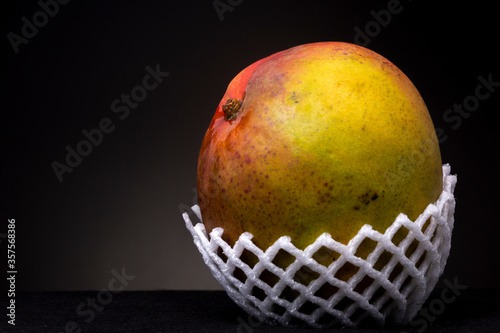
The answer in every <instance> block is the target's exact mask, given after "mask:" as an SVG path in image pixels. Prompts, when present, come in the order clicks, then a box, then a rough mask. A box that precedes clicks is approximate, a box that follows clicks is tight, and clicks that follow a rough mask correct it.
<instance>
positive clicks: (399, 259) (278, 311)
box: [183, 164, 457, 327]
mask: <svg viewBox="0 0 500 333" xmlns="http://www.w3.org/2000/svg"><path fill="white" fill-rule="evenodd" d="M456 182H457V178H456V176H455V175H450V166H449V165H448V164H445V165H443V191H442V193H441V195H440V197H439V199H438V200H437V201H436V202H435V203H432V204H429V205H428V206H427V208H426V209H425V210H424V212H422V214H421V215H420V216H419V217H418V218H417V219H416V221H411V220H410V219H409V218H408V217H407V216H406V215H404V214H400V215H399V216H398V217H397V218H396V219H395V221H394V223H393V224H392V225H391V226H390V227H389V228H387V230H386V231H385V233H384V234H382V233H380V232H378V231H376V230H374V229H373V228H372V226H370V225H368V224H366V225H364V226H363V227H362V228H361V229H360V230H359V232H358V233H357V235H356V236H355V237H353V238H352V239H351V241H350V242H349V243H348V244H347V245H344V244H341V243H339V242H336V241H335V240H334V239H332V238H331V236H330V235H329V234H328V233H324V234H322V235H321V236H319V237H318V238H317V239H316V241H315V242H314V243H312V244H311V245H309V246H308V247H307V248H306V249H305V250H300V249H297V248H296V247H295V246H294V245H293V244H292V243H291V239H290V237H288V236H283V237H281V238H279V239H278V240H277V241H276V242H275V243H274V244H273V245H272V246H270V247H269V248H267V249H265V250H263V249H260V248H258V247H257V246H256V245H255V244H254V243H253V242H252V237H253V235H252V234H250V233H243V234H241V235H240V237H239V239H238V241H237V242H236V243H235V244H234V246H233V247H231V246H229V245H228V244H227V243H226V242H225V241H224V240H222V238H221V236H222V234H223V232H224V230H223V229H222V228H215V229H213V230H212V232H211V233H210V235H207V233H206V230H205V227H204V225H203V222H202V216H201V213H200V210H199V207H198V206H197V205H195V206H193V207H192V210H193V212H194V213H195V215H196V217H197V218H198V219H199V220H200V223H197V224H196V225H193V223H192V221H191V220H190V216H189V215H188V213H184V214H183V218H184V220H185V222H186V227H187V229H188V230H189V231H190V232H191V235H192V236H193V241H194V243H195V244H196V246H197V247H198V250H199V251H200V253H201V254H202V256H203V260H204V261H205V263H206V265H207V266H208V267H209V268H210V270H211V272H212V274H213V276H214V277H215V278H216V279H217V281H218V282H219V284H220V285H221V286H222V287H223V288H224V289H225V290H226V292H227V293H228V295H229V296H230V297H231V299H233V301H234V302H235V303H236V304H238V305H239V306H240V307H241V308H243V309H244V310H245V311H246V312H247V313H248V314H250V315H251V316H253V317H256V318H257V319H259V320H261V321H264V322H267V323H280V324H282V325H294V324H296V323H297V324H299V323H307V324H308V325H310V326H313V327H328V326H333V325H335V326H357V325H359V324H360V323H367V322H368V323H370V324H375V325H378V326H383V325H386V324H389V323H390V324H406V323H408V322H409V321H410V320H411V319H413V317H414V316H415V315H416V314H417V312H418V310H419V309H420V308H421V307H422V304H423V303H424V302H425V300H426V299H427V297H428V296H429V294H430V292H431V291H432V289H433V288H434V287H435V285H436V283H437V281H438V279H439V277H440V276H441V274H442V273H443V270H444V267H445V264H446V260H447V259H448V255H449V252H450V247H451V234H452V231H453V224H454V216H453V215H454V211H455V198H454V196H453V191H454V188H455V184H456ZM192 217H194V216H192ZM396 233H398V234H399V235H405V234H406V237H405V238H404V239H403V240H402V241H400V242H399V243H398V244H394V242H393V241H392V240H393V237H394V235H395V234H396ZM399 238H400V237H399ZM363 242H364V244H365V245H366V244H371V247H370V248H373V250H372V251H371V253H370V254H369V255H368V256H366V258H361V257H359V256H356V250H357V249H358V246H360V244H362V243H363ZM325 253H329V254H333V258H335V260H333V261H332V262H331V264H329V266H328V267H326V266H324V265H322V264H320V263H318V261H316V260H315V258H317V257H318V255H320V254H323V255H324V254H325ZM242 254H244V256H243V257H242ZM277 256H279V257H280V258H281V259H283V258H286V259H287V260H276V262H287V263H289V264H288V265H287V266H286V267H280V266H278V265H276V264H275V263H273V261H275V258H276V257H277ZM249 257H252V258H253V259H254V260H250V261H249V260H245V259H243V260H242V258H249ZM281 266H284V265H281ZM342 271H343V272H344V273H343V274H340V272H342ZM346 271H349V272H355V273H353V274H351V275H350V278H349V279H348V280H347V281H343V280H341V279H339V278H337V277H336V276H339V275H342V276H345V272H346Z"/></svg>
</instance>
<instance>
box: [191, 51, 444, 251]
mask: <svg viewBox="0 0 500 333" xmlns="http://www.w3.org/2000/svg"><path fill="white" fill-rule="evenodd" d="M228 99H238V100H241V101H242V104H241V108H240V109H239V111H238V113H237V115H236V117H235V118H234V119H233V120H225V118H224V113H223V111H222V106H223V105H224V104H225V103H226V101H227V100H228ZM197 185H198V198H199V205H200V209H201V213H202V217H203V221H204V224H205V226H206V228H207V231H208V232H210V231H211V230H212V229H213V228H215V227H222V228H224V238H225V239H226V241H228V243H230V244H233V243H234V242H235V241H236V240H237V238H238V237H239V235H240V234H241V233H243V232H245V231H248V232H251V233H252V234H253V235H254V238H253V241H254V242H255V244H256V245H258V246H259V247H261V248H262V249H266V248H267V247H269V246H270V245H272V244H273V243H274V242H275V241H276V240H277V239H278V238H279V237H281V236H284V235H287V236H290V237H291V239H292V243H294V245H295V246H297V247H298V248H301V249H304V248H305V247H307V246H308V245H309V244H311V243H312V242H314V241H315V239H316V238H317V237H318V236H319V235H321V234H322V233H324V232H328V233H330V234H331V235H332V237H333V238H334V239H335V240H337V241H339V242H341V243H344V244H347V243H348V242H349V241H350V240H351V238H352V237H353V236H355V235H356V233H357V232H358V230H359V229H360V228H361V227H362V226H363V225H364V224H370V225H372V226H373V228H374V229H376V230H378V231H380V232H382V233H383V232H385V230H386V228H387V227H389V226H390V225H391V224H392V223H393V221H394V219H395V218H396V216H397V215H398V214H399V213H404V214H406V215H408V216H409V217H410V219H412V220H414V219H416V218H417V217H418V216H419V215H420V214H421V213H422V212H423V210H424V209H425V208H426V206H427V205H428V204H429V203H433V202H435V201H436V200H437V199H438V197H439V195H440V193H441V190H442V162H441V155H440V151H439V144H438V141H437V137H436V134H435V130H434V126H433V123H432V120H431V118H430V115H429V112H428V110H427V107H426V105H425V103H424V101H423V99H422V98H421V96H420V94H419V93H418V91H417V89H416V88H415V86H414V85H413V84H412V82H411V81H410V80H409V79H408V78H407V77H406V76H405V75H404V74H403V73H402V72H401V71H400V70H399V69H398V68H397V67H396V66H395V65H393V64H392V63H391V62H389V61H388V60H387V59H385V58H384V57H382V56H380V55H378V54H377V53H375V52H373V51H370V50H368V49H366V48H363V47H360V46H356V45H353V44H348V43H341V42H322V43H312V44H305V45H301V46H297V47H294V48H291V49H288V50H285V51H282V52H279V53H276V54H274V55H271V56H269V57H267V58H264V59H262V60H260V61H258V62H257V63H255V64H253V65H251V66H249V67H248V68H246V69H245V70H243V71H242V72H241V73H240V74H238V76H236V77H235V79H233V81H232V82H231V83H230V85H229V87H228V89H227V91H226V93H225V94H224V96H223V98H222V100H221V102H220V104H219V106H218V108H217V110H216V113H215V115H214V118H213V120H212V123H211V124H210V127H209V129H208V131H207V133H206V135H205V138H204V140H203V144H202V148H201V151H200V155H199V160H198V179H197Z"/></svg>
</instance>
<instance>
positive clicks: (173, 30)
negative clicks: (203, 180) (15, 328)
mask: <svg viewBox="0 0 500 333" xmlns="http://www.w3.org/2000/svg"><path fill="white" fill-rule="evenodd" d="M223 2H224V3H225V2H226V1H223ZM238 2H239V1H233V3H238ZM388 2H389V1H376V2H375V1H349V2H348V1H343V2H340V1H249V0H245V1H242V2H241V3H239V4H238V5H236V6H232V11H226V12H224V13H223V18H224V19H223V20H222V21H221V19H220V18H219V16H218V14H217V12H216V10H215V9H214V6H213V2H212V1H171V2H167V1H141V2H139V1H133V2H132V1H130V2H123V1H106V2H102V1H71V2H69V3H68V4H65V5H59V11H58V13H57V14H56V15H54V17H52V18H49V20H48V22H47V24H46V25H45V26H43V27H41V28H39V31H38V33H37V34H36V36H34V37H33V38H31V39H29V42H28V43H27V44H21V45H19V52H18V53H17V54H16V53H15V52H14V50H13V48H12V46H11V43H10V42H9V40H8V38H7V34H8V33H9V32H13V33H16V34H18V35H21V29H22V26H23V24H24V23H23V21H22V20H21V18H22V17H23V16H26V17H27V18H28V20H29V21H31V22H32V21H33V20H32V18H33V15H34V14H35V13H36V12H39V11H40V10H41V8H40V6H39V5H38V4H37V3H36V2H34V1H30V2H28V1H10V2H2V7H3V8H2V14H1V15H2V26H1V28H2V34H1V36H2V44H1V45H2V51H3V53H4V57H3V61H2V74H1V94H2V95H1V105H2V110H1V115H2V120H1V126H2V128H1V135H2V142H1V145H2V150H1V152H2V157H3V158H2V184H1V195H2V197H1V205H2V206H1V218H2V220H1V227H0V233H2V235H0V236H2V237H3V238H0V240H1V241H2V243H1V249H2V250H1V251H0V253H6V239H5V238H4V237H5V233H6V232H7V227H6V225H7V219H8V218H14V219H15V220H16V251H17V252H16V266H17V270H18V274H17V281H16V282H17V284H16V287H17V288H19V290H82V289H103V288H106V287H107V283H108V281H109V280H110V278H111V277H112V274H111V270H113V269H115V270H117V271H120V270H121V269H122V268H125V270H126V273H127V274H129V275H133V276H135V279H134V280H133V281H131V282H130V284H129V285H128V286H127V290H136V289H137V290H138V289H218V288H220V287H219V286H218V285H217V283H216V281H215V279H214V278H213V277H212V276H211V275H210V273H209V271H208V269H207V268H206V267H205V265H204V263H203V262H202V260H201V256H200V254H199V253H198V252H197V250H196V248H195V246H194V244H193V243H192V240H191V237H190V235H189V233H188V231H187V230H186V229H185V227H184V221H183V220H182V218H181V214H180V210H179V205H181V204H185V205H189V206H190V205H192V204H193V197H194V192H193V188H194V187H195V184H196V163H197V155H198V151H199V147H200V144H201V140H202V138H203V135H204V133H205V130H206V128H207V127H208V124H209V122H210V119H211V118H212V116H213V113H214V111H215V108H216V106H217V104H218V102H219V99H220V98H221V97H222V95H223V93H224V91H225V89H226V87H227V84H228V83H229V82H230V80H231V79H232V78H233V77H234V76H235V75H236V74H237V73H238V72H239V71H240V70H242V69H243V68H244V67H246V66H247V65H249V64H251V63H252V62H254V61H256V60H258V59H261V58H263V57H265V56H268V55H270V54H272V53H275V52H277V51H281V50H283V49H287V48H290V47H293V46H296V45H299V44H304V43H310V42H317V41H345V42H354V41H355V34H356V32H355V30H354V28H355V27H358V28H359V29H361V30H363V31H364V30H365V27H366V24H367V23H369V22H371V21H375V19H374V17H373V16H372V14H371V13H370V12H371V11H372V10H374V11H376V12H378V11H380V10H382V9H386V8H387V4H388ZM428 3H429V2H427V4H426V2H424V1H409V0H407V1H404V0H402V1H401V4H400V6H402V8H403V9H402V11H401V12H400V13H398V14H395V15H392V17H391V18H390V22H388V24H386V26H385V27H380V31H378V32H377V33H375V32H372V35H374V36H373V37H372V38H371V40H370V42H369V43H368V44H367V47H368V48H370V49H372V50H374V51H376V52H378V53H380V54H381V55H383V56H385V57H386V58H388V59H389V60H391V61H392V62H393V63H395V64H396V66H398V67H399V68H400V69H401V70H402V71H403V72H404V73H405V74H406V75H407V76H408V77H409V78H410V79H411V80H412V81H413V82H414V84H415V85H416V87H417V88H418V89H419V91H420V93H421V94H422V96H423V98H424V100H425V101H426V103H427V106H428V108H429V111H430V113H431V116H432V118H433V121H434V124H435V126H436V127H437V128H441V129H442V130H443V131H444V132H445V134H446V139H445V140H443V142H442V143H441V153H442V158H443V162H444V163H450V164H451V166H452V173H454V174H457V175H458V185H457V188H456V192H455V194H456V198H457V209H456V214H455V230H454V233H453V241H452V251H451V255H450V257H449V260H448V265H447V267H446V270H445V272H444V274H443V277H442V280H444V279H448V280H450V281H453V280H454V279H455V278H456V279H458V282H459V283H460V284H462V285H466V286H468V287H469V288H498V282H497V281H498V276H497V274H498V273H499V269H498V268H497V267H498V258H499V254H500V250H499V246H498V235H499V233H500V225H499V223H498V217H495V216H497V215H496V214H495V209H496V207H497V206H498V204H497V198H498V196H497V194H496V193H497V189H498V185H499V182H498V172H497V170H496V168H495V164H496V163H497V162H496V159H497V152H498V138H497V135H496V129H497V127H498V123H497V122H498V120H497V119H498V118H497V113H498V110H499V108H498V106H499V99H500V88H497V91H496V92H494V93H492V94H491V95H490V97H489V98H488V99H486V100H484V101H481V102H480V105H479V107H478V109H477V110H476V111H474V112H473V113H471V114H470V116H469V117H468V118H464V119H463V121H462V122H461V124H460V125H459V126H456V128H453V127H452V125H454V124H455V123H454V122H449V121H448V122H447V121H445V120H444V119H443V114H444V113H445V111H446V110H447V109H449V108H452V107H453V105H454V104H461V103H463V101H464V99H465V98H466V97H467V96H469V95H474V93H475V88H476V86H477V85H478V84H479V81H478V77H479V76H483V77H484V78H487V77H488V76H489V75H492V78H493V81H496V82H498V81H500V71H499V66H498V63H497V61H498V52H497V50H498V45H497V44H498V32H499V28H498V19H497V15H496V12H497V9H496V6H495V5H494V3H491V2H490V3H489V4H481V3H480V2H477V1H476V2H473V3H470V2H452V4H451V5H448V6H445V5H440V6H436V5H435V3H434V4H432V5H429V4H428ZM372 25H373V24H372ZM157 64H159V66H160V69H161V71H163V72H169V73H170V74H169V76H168V77H166V78H164V81H163V82H162V83H161V84H159V86H158V87H157V88H156V89H154V90H152V91H149V92H148V96H147V97H146V98H145V100H144V101H143V102H141V103H140V104H139V105H138V106H137V107H136V108H135V109H133V110H131V112H130V115H129V116H128V117H127V118H125V119H123V120H120V119H119V118H118V116H119V115H120V114H116V113H113V112H112V111H111V108H110V105H111V103H112V102H113V100H115V99H117V98H118V99H119V98H120V95H121V94H122V93H125V94H130V92H131V90H132V88H134V87H135V86H137V85H140V84H142V79H143V77H144V76H145V75H146V73H147V72H146V70H145V67H146V66H150V67H152V68H155V67H156V65H157ZM103 118H109V119H111V120H112V122H113V125H115V129H114V131H113V132H112V133H109V134H105V135H104V137H103V140H102V142H101V143H100V144H99V146H97V147H94V148H93V151H92V153H90V154H89V155H88V156H87V157H84V158H83V161H82V162H81V164H80V165H79V166H77V167H76V168H74V171H73V172H72V173H66V174H64V176H63V182H59V181H58V179H57V177H56V176H55V173H54V171H53V170H52V167H51V163H53V162H54V161H58V162H61V163H65V162H64V159H65V157H66V154H67V152H66V150H65V147H66V146H67V145H69V146H71V147H73V148H74V149H75V148H76V145H77V144H78V142H79V141H81V140H83V139H84V136H83V134H82V130H84V129H86V130H89V131H90V130H92V129H94V128H97V127H98V124H99V122H100V121H101V120H102V119H103ZM6 261H7V258H6V255H2V257H1V265H2V266H1V267H2V271H4V272H5V271H6V269H5V268H4V267H5V263H6ZM2 274H5V273H2ZM2 280H4V279H2ZM4 281H5V280H4Z"/></svg>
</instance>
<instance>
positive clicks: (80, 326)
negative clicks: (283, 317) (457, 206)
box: [0, 289, 500, 332]
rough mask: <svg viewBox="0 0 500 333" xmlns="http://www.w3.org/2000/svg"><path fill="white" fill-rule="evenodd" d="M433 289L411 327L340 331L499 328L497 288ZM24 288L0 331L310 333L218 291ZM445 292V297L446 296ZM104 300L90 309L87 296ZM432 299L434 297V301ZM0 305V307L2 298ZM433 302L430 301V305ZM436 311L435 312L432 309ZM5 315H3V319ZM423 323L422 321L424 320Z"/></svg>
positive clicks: (499, 292) (476, 330) (464, 330)
mask: <svg viewBox="0 0 500 333" xmlns="http://www.w3.org/2000/svg"><path fill="white" fill-rule="evenodd" d="M441 290H442V289H437V290H435V291H434V292H433V293H432V294H431V296H430V297H429V299H428V301H427V302H426V304H424V307H423V308H427V309H432V308H433V307H434V309H435V310H433V311H434V314H433V312H432V311H429V317H428V318H430V319H432V320H425V319H424V317H423V316H417V317H416V318H415V319H414V323H413V325H408V326H405V327H393V328H386V329H369V328H366V329H340V330H339V331H343V332H382V331H392V332H424V331H425V332H498V331H499V330H500V290H472V289H471V290H463V291H459V292H458V294H459V295H458V297H457V298H456V299H455V300H454V301H453V302H450V303H449V304H445V305H444V307H443V308H440V306H439V304H438V303H440V304H444V302H440V301H439V300H441V299H442V297H441V295H442V294H441ZM98 293H99V292H98V291H86V292H23V293H20V294H18V295H17V298H16V326H15V329H13V326H10V325H7V324H6V322H5V319H2V323H1V325H0V327H1V329H0V331H2V332H4V331H7V332H10V331H13V332H66V331H65V328H68V330H67V332H72V330H71V329H74V330H73V331H74V332H79V330H81V332H314V331H322V332H324V331H330V332H331V331H336V330H335V329H329V330H317V329H312V328H307V327H294V328H285V327H282V326H270V325H266V324H262V323H259V322H258V321H256V320H254V319H252V318H249V316H248V315H247V314H246V313H245V312H243V311H242V310H241V309H240V308H238V307H237V306H236V305H235V304H234V303H233V302H232V301H231V300H230V299H229V297H228V296H227V295H226V293H225V292H222V291H124V292H121V293H116V294H114V295H113V296H112V298H110V299H109V300H108V299H106V298H105V295H104V293H101V295H98ZM448 296H449V295H448ZM97 297H100V298H101V300H103V305H99V304H98V305H97V306H96V308H97V309H99V310H93V311H91V309H92V307H91V306H90V305H89V299H90V300H91V299H97ZM436 300H437V301H436ZM2 302H3V303H2V304H1V308H2V309H5V306H6V304H5V303H4V301H2ZM431 304H434V305H431ZM436 309H437V310H436ZM3 318H5V317H3ZM424 322H425V324H424Z"/></svg>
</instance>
